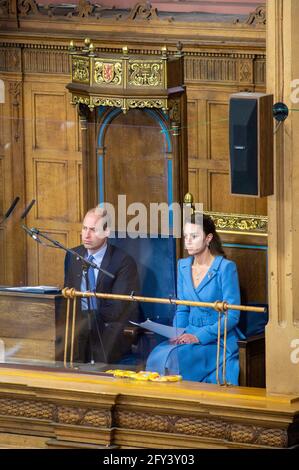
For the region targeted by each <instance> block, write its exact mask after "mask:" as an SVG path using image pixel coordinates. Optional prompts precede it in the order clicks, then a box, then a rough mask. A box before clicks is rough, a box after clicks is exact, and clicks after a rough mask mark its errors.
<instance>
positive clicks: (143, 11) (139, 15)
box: [126, 2, 159, 21]
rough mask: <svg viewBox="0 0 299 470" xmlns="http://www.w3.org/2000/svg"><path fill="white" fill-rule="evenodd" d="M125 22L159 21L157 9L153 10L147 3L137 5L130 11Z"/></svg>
mask: <svg viewBox="0 0 299 470" xmlns="http://www.w3.org/2000/svg"><path fill="white" fill-rule="evenodd" d="M126 19H127V20H132V21H134V20H146V21H149V20H159V17H158V10H157V8H153V7H152V6H151V5H150V4H149V3H148V2H144V3H137V4H136V5H135V6H134V7H133V8H132V10H131V12H130V14H129V16H127V18H126Z"/></svg>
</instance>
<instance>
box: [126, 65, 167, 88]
mask: <svg viewBox="0 0 299 470" xmlns="http://www.w3.org/2000/svg"><path fill="white" fill-rule="evenodd" d="M162 77H163V64H162V63H158V62H144V61H134V62H131V61H130V63H129V80H128V81H129V85H134V86H151V87H159V86H162Z"/></svg>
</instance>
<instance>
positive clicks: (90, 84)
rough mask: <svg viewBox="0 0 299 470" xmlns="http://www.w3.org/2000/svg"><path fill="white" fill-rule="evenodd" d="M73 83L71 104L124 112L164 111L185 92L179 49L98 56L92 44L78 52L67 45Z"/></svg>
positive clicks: (69, 85) (71, 84) (123, 52)
mask: <svg viewBox="0 0 299 470" xmlns="http://www.w3.org/2000/svg"><path fill="white" fill-rule="evenodd" d="M69 50H70V55H71V74H72V82H71V83H69V84H68V85H67V88H68V89H69V91H70V92H71V94H72V103H73V104H85V105H87V106H88V107H89V108H91V109H92V108H94V107H96V106H112V107H117V108H121V109H122V110H123V112H126V111H127V110H128V109H130V108H158V109H162V110H163V111H164V112H166V111H167V110H168V109H169V99H170V98H171V97H173V96H174V95H177V94H180V93H182V92H183V91H184V86H183V80H184V79H183V63H182V60H183V57H182V54H181V52H180V50H178V52H177V53H176V54H172V55H169V54H168V53H167V49H166V47H162V49H161V55H160V56H158V55H153V56H150V55H133V54H129V52H128V48H127V47H123V49H122V53H118V54H115V53H113V54H112V53H111V54H103V53H100V54H99V55H98V54H97V53H96V52H95V49H94V46H93V44H92V43H91V42H90V40H89V39H85V46H84V48H83V49H82V50H79V51H78V50H77V49H76V48H75V47H74V45H73V42H72V41H71V44H70V48H69Z"/></svg>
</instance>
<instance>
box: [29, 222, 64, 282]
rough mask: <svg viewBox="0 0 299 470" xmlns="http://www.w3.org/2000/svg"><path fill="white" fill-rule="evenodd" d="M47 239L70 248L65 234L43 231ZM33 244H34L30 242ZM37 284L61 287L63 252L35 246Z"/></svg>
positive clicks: (38, 245)
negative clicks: (49, 238)
mask: <svg viewBox="0 0 299 470" xmlns="http://www.w3.org/2000/svg"><path fill="white" fill-rule="evenodd" d="M44 232H45V234H46V235H48V236H49V237H51V238H53V239H54V240H57V241H58V242H60V243H62V244H63V245H64V246H70V245H69V241H68V238H69V237H68V234H67V233H60V232H58V231H55V230H47V229H45V230H44ZM31 243H32V244H33V243H34V242H33V241H31ZM34 248H35V253H36V272H37V283H38V284H39V285H47V284H48V285H50V286H58V287H59V286H60V287H62V286H63V262H64V257H65V251H63V250H59V249H56V248H48V247H44V246H42V245H40V244H35V246H34Z"/></svg>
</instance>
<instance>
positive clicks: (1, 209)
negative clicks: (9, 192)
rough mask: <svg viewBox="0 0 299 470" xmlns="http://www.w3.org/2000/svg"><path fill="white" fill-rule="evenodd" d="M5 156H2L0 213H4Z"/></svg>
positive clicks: (0, 166)
mask: <svg viewBox="0 0 299 470" xmlns="http://www.w3.org/2000/svg"><path fill="white" fill-rule="evenodd" d="M3 166H4V162H3V157H2V156H0V215H2V214H3V213H4V171H3Z"/></svg>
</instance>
